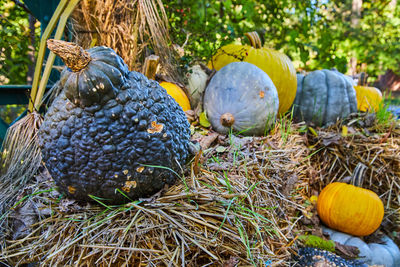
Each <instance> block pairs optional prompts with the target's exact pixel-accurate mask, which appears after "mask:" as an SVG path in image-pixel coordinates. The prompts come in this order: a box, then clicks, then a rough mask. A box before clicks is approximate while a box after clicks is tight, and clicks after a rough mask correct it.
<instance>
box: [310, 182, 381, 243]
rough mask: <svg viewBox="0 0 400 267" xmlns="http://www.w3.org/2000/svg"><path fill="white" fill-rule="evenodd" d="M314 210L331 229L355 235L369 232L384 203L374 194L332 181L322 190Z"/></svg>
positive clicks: (378, 223) (379, 217)
mask: <svg viewBox="0 0 400 267" xmlns="http://www.w3.org/2000/svg"><path fill="white" fill-rule="evenodd" d="M317 211H318V216H319V217H320V218H321V220H322V221H323V222H324V223H325V224H326V225H327V226H329V227H330V228H332V229H336V230H339V231H341V232H344V233H348V234H351V235H355V236H366V235H370V234H372V233H373V232H374V231H375V230H376V229H378V227H379V226H380V224H381V222H382V219H383V215H384V207H383V203H382V201H381V200H380V198H379V196H378V195H377V194H375V193H374V192H372V191H371V190H368V189H364V188H361V187H357V186H354V185H350V184H346V183H341V182H334V183H331V184H329V185H327V186H326V187H325V188H324V189H323V190H322V191H321V193H320V195H319V197H318V201H317Z"/></svg>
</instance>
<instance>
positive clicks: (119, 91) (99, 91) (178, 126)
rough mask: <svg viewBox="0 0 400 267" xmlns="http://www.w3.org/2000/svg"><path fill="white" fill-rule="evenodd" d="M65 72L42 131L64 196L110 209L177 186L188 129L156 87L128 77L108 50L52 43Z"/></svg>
mask: <svg viewBox="0 0 400 267" xmlns="http://www.w3.org/2000/svg"><path fill="white" fill-rule="evenodd" d="M48 47H49V48H50V50H51V51H53V52H54V53H56V54H57V55H59V56H60V57H61V58H62V59H63V60H64V62H65V64H66V65H67V67H66V68H65V69H64V71H63V72H62V76H61V78H60V81H59V87H60V88H62V92H61V93H60V95H59V96H58V97H57V98H56V99H55V100H54V102H53V103H52V105H51V106H50V108H49V109H48V111H47V113H46V115H45V118H44V122H43V124H42V126H41V127H40V130H39V146H40V148H41V151H42V159H43V161H44V163H45V166H46V167H47V169H48V171H49V173H50V174H51V176H52V178H53V179H54V181H55V182H56V184H57V186H58V188H59V190H60V191H62V192H63V193H65V194H66V195H67V196H69V197H71V198H74V199H78V200H85V201H91V200H93V197H100V198H102V201H108V202H111V203H122V202H129V201H130V200H133V199H137V198H140V197H148V196H150V195H152V194H154V193H156V192H158V191H159V190H161V189H162V188H163V187H164V185H167V184H172V183H173V182H174V181H175V180H176V175H175V174H174V173H173V171H171V170H175V171H179V170H180V165H184V164H185V161H186V158H187V156H188V146H189V139H190V129H189V123H188V121H187V119H186V116H185V114H184V112H183V110H182V108H181V107H180V106H179V105H178V103H176V101H175V100H174V99H173V98H172V97H171V96H169V95H168V94H167V92H166V90H165V89H163V88H162V87H161V86H160V85H159V84H158V83H157V82H156V81H152V80H148V79H147V78H146V77H145V76H144V75H142V74H140V73H137V72H130V71H129V70H128V68H127V66H126V65H125V63H124V62H123V60H122V59H121V58H120V57H119V56H118V55H117V54H116V53H115V52H114V51H113V50H112V49H111V48H107V47H94V48H91V49H88V50H83V49H82V48H81V47H79V46H77V45H76V44H73V43H68V42H64V41H56V40H50V41H49V42H48Z"/></svg>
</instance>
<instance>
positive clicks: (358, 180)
mask: <svg viewBox="0 0 400 267" xmlns="http://www.w3.org/2000/svg"><path fill="white" fill-rule="evenodd" d="M366 170H367V166H366V165H365V164H363V163H361V162H359V163H358V164H357V166H356V167H355V168H354V171H353V174H352V175H351V182H350V183H351V184H352V185H354V186H358V187H361V186H362V183H363V181H364V174H365V171H366Z"/></svg>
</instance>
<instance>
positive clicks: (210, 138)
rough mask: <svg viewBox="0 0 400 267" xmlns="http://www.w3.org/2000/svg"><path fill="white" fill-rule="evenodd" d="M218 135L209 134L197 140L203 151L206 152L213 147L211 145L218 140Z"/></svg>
mask: <svg viewBox="0 0 400 267" xmlns="http://www.w3.org/2000/svg"><path fill="white" fill-rule="evenodd" d="M218 135H219V134H218V133H215V132H209V133H208V135H204V136H201V137H200V138H199V139H200V140H197V141H198V142H199V143H200V147H201V149H202V150H206V149H207V148H209V147H210V146H211V144H212V143H213V142H214V141H215V140H216V139H217V138H218Z"/></svg>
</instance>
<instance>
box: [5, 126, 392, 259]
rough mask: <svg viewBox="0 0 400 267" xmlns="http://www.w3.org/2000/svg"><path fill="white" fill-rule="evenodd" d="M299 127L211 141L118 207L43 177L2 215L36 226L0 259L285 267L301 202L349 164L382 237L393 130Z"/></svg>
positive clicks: (297, 231) (303, 209) (386, 227)
mask: <svg viewBox="0 0 400 267" xmlns="http://www.w3.org/2000/svg"><path fill="white" fill-rule="evenodd" d="M302 129H303V130H304V128H302V127H300V128H299V127H298V126H296V125H295V126H290V127H287V125H286V124H285V123H283V122H282V123H280V124H277V126H276V128H275V129H274V130H273V132H272V134H271V135H270V136H267V137H258V138H248V137H245V138H237V137H234V136H233V135H232V136H228V137H227V136H219V137H218V138H217V141H216V142H217V143H214V145H213V146H211V147H210V148H208V149H206V150H205V151H204V153H203V154H202V156H201V157H196V159H194V160H193V161H192V162H191V164H190V165H189V166H188V167H189V169H190V170H188V171H186V173H185V175H183V176H182V177H181V178H180V179H179V180H178V182H177V184H176V185H174V186H172V187H171V188H169V189H167V190H166V191H165V192H164V193H163V194H162V196H161V197H159V198H154V199H142V200H139V201H136V202H132V203H129V204H127V205H124V206H118V207H109V206H107V205H106V204H104V203H103V204H104V205H102V204H100V203H99V204H97V205H95V204H90V205H89V204H78V203H76V202H74V201H72V200H66V199H62V200H61V201H59V194H58V193H57V192H56V191H54V190H53V189H54V186H53V185H52V183H51V182H50V180H49V179H48V178H44V177H46V176H44V177H43V176H40V177H38V178H37V182H36V184H34V185H33V186H32V187H28V189H25V191H24V193H23V194H22V196H25V197H26V199H24V201H21V202H20V203H19V205H18V207H17V208H16V209H15V212H13V214H11V215H10V218H11V219H12V218H13V217H14V218H15V219H21V218H23V216H22V215H23V214H22V215H21V210H24V209H27V207H32V208H31V210H32V212H33V213H34V214H36V217H37V219H36V223H35V224H33V225H31V226H30V227H29V232H28V233H27V234H26V235H25V236H24V237H19V238H17V239H14V240H13V239H12V238H11V237H12V233H13V232H12V230H9V231H10V232H9V236H8V237H7V239H6V240H4V241H3V243H2V246H3V247H2V255H1V257H0V260H3V261H7V262H9V263H10V264H20V263H25V262H32V261H39V262H40V264H42V265H71V266H72V265H74V266H93V265H96V266H110V265H116V266H142V265H145V266H160V265H162V266H164V265H170V266H223V265H224V264H225V265H226V266H236V265H235V264H239V266H251V265H253V266H254V265H256V266H265V264H266V263H269V262H270V263H272V265H271V266H291V264H293V262H292V261H291V257H292V255H293V254H294V253H295V251H296V248H297V243H296V242H295V240H296V237H297V236H298V235H301V234H304V233H305V232H309V231H310V230H318V228H319V227H320V225H319V223H318V222H317V223H314V225H313V224H312V223H311V224H310V222H309V220H308V222H307V218H306V217H307V216H308V215H309V212H312V209H310V206H309V205H310V202H309V197H310V196H311V195H312V194H313V193H315V192H318V190H319V189H320V188H322V187H323V186H324V185H326V184H327V183H329V182H330V181H337V180H339V179H342V178H344V177H345V176H347V175H350V174H351V173H352V171H353V169H354V167H355V165H356V164H357V162H362V163H364V164H365V165H366V166H367V167H368V171H367V176H368V177H367V179H365V180H364V185H363V186H364V187H365V188H370V189H372V190H374V191H375V192H377V193H378V194H379V195H380V197H381V198H382V200H383V202H384V204H385V208H386V209H385V212H386V213H385V221H384V223H383V224H382V226H381V229H380V231H383V232H385V233H387V234H388V233H389V234H390V231H392V228H391V227H393V224H392V225H391V224H389V223H385V222H388V221H391V220H393V218H396V219H395V220H397V216H394V213H395V212H398V211H399V207H400V203H399V199H398V194H399V192H400V188H399V185H400V173H399V170H400V168H399V164H400V157H399V153H398V151H399V145H400V132H399V129H398V128H393V129H392V130H391V131H390V132H387V133H388V134H386V135H384V134H371V136H366V135H365V134H363V133H362V131H363V130H362V129H356V130H355V132H354V133H352V134H348V135H346V136H343V135H342V132H341V125H339V124H338V125H335V126H332V127H331V128H329V129H324V130H316V131H307V132H305V131H302ZM196 136H197V137H198V136H199V135H198V134H197V135H195V138H196ZM39 214H40V216H39ZM395 220H393V221H394V222H395ZM10 221H12V220H10ZM397 223H398V222H397ZM397 225H398V224H397ZM10 227H11V226H10ZM14 235H15V231H14ZM391 237H393V236H391ZM397 241H398V240H397Z"/></svg>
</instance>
